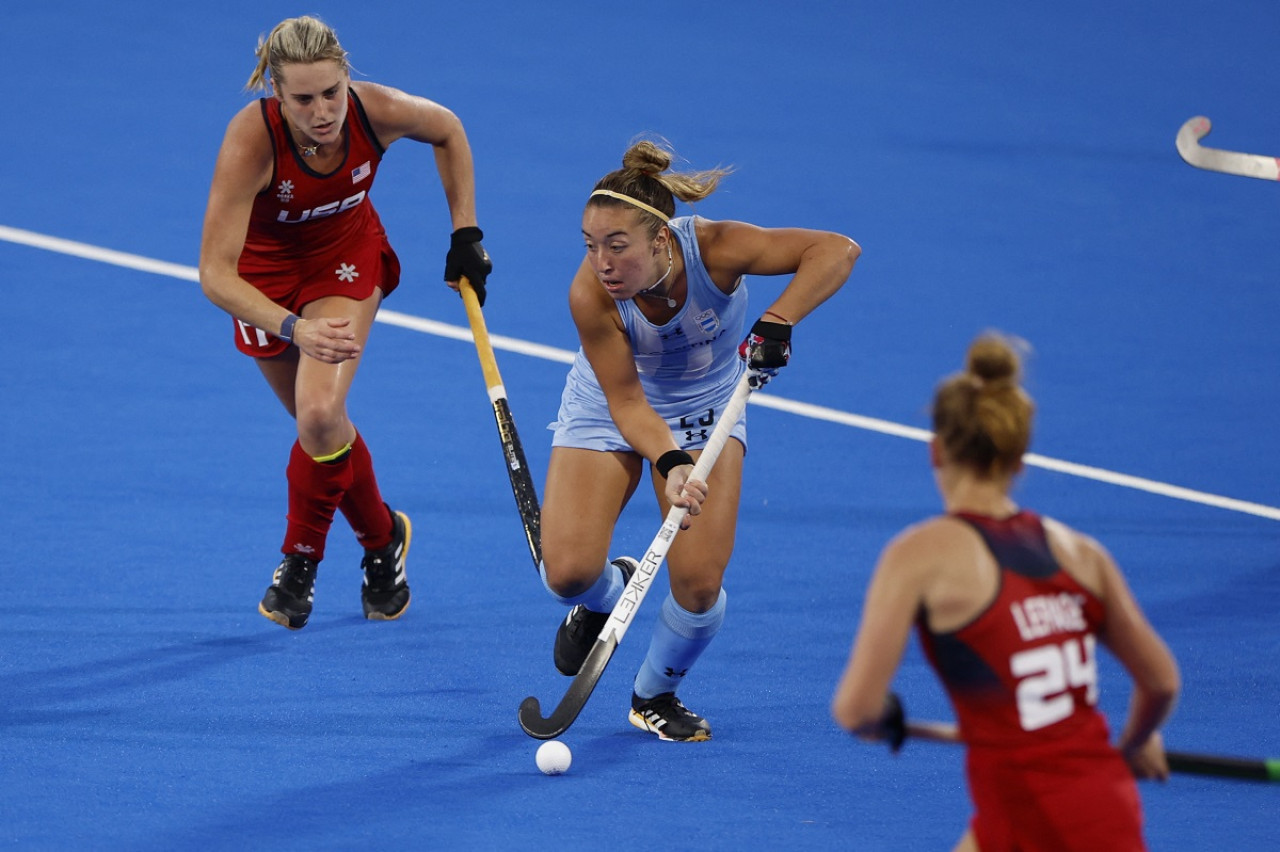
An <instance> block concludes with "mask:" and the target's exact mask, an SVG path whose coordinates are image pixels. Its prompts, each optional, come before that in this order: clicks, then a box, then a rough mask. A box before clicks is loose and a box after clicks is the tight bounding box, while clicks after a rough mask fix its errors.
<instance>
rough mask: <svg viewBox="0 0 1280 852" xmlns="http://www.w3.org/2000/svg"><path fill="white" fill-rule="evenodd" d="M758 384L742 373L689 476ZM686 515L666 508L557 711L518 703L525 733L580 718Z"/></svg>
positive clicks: (553, 733)
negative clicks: (545, 715) (548, 713)
mask: <svg viewBox="0 0 1280 852" xmlns="http://www.w3.org/2000/svg"><path fill="white" fill-rule="evenodd" d="M754 382H755V379H754V377H753V371H751V370H748V371H747V372H745V373H743V375H742V378H741V379H740V380H739V381H738V386H737V387H736V388H734V391H733V396H732V397H731V398H730V399H729V404H728V405H726V406H725V408H724V411H722V412H721V413H720V417H719V422H718V423H716V427H715V429H714V430H712V432H711V437H710V438H708V439H707V445H706V446H705V447H703V449H702V455H700V456H698V463H697V464H695V465H694V466H693V473H691V474H689V478H690V479H697V480H701V481H702V482H706V481H707V475H708V474H710V473H711V466H712V465H714V464H715V463H716V459H717V458H718V457H719V456H720V451H721V450H722V449H724V445H725V442H726V441H728V440H729V433H731V432H732V431H733V427H734V425H735V424H736V423H737V422H738V418H740V417H741V416H742V410H743V409H744V408H745V407H746V405H747V397H748V396H750V395H751V391H752V385H753V383H754ZM688 513H689V510H688V509H687V508H685V507H683V506H672V507H671V509H670V511H668V512H667V517H666V520H664V521H663V522H662V527H661V528H660V529H659V530H658V534H657V535H656V536H654V539H653V543H652V544H650V545H649V550H648V551H647V552H646V553H645V555H644V558H643V559H641V560H640V567H639V568H637V569H636V572H635V573H634V574H633V575H631V580H630V581H629V582H628V583H627V587H626V589H624V590H623V592H622V597H621V598H619V599H618V602H617V603H616V604H614V606H613V611H612V612H611V613H610V614H609V620H608V621H606V622H605V625H604V628H603V629H601V631H600V636H599V637H598V638H597V639H596V642H595V644H594V645H593V646H592V647H591V652H590V653H588V654H587V659H586V660H585V661H583V663H582V668H581V669H580V670H579V671H578V674H577V675H575V676H574V678H573V683H571V684H569V689H568V691H566V692H565V695H564V698H562V699H560V703H559V704H557V705H556V709H555V710H553V711H551V715H550V716H548V717H546V718H543V716H542V706H541V705H540V704H539V703H538V699H537V698H535V697H534V696H532V695H531V696H529V697H528V698H526V699H525V700H524V701H522V702H521V703H520V713H519V716H520V727H521V728H524V732H525V733H526V734H528V735H529V736H531V737H533V738H534V739H539V740H551V739H555V738H556V737H558V736H560V735H561V734H563V733H564V732H565V731H567V730H568V729H569V726H570V725H572V724H573V721H574V720H575V719H577V718H578V714H579V713H581V712H582V708H583V707H585V706H586V704H587V699H588V698H590V697H591V693H592V692H594V691H595V688H596V684H597V683H599V682H600V676H601V675H602V674H604V670H605V667H606V666H608V665H609V660H610V659H612V657H613V652H614V651H615V650H617V648H618V644H619V643H620V642H622V637H623V636H624V635H625V634H626V632H627V628H629V627H630V626H631V622H632V618H633V617H634V616H635V614H636V611H637V610H638V609H639V608H640V603H641V601H643V600H644V597H645V595H647V594H648V593H649V589H650V588H651V587H652V586H653V580H654V578H655V577H656V576H657V574H658V569H659V568H660V567H662V562H663V560H665V559H666V558H667V551H668V550H670V549H671V543H672V542H673V541H675V537H676V533H678V532H680V524H681V522H682V521H684V516H685V515H687V514H688Z"/></svg>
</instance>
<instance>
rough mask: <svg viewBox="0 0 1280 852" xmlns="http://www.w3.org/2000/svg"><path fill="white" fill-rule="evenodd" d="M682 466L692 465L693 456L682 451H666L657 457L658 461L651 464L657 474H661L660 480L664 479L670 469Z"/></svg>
mask: <svg viewBox="0 0 1280 852" xmlns="http://www.w3.org/2000/svg"><path fill="white" fill-rule="evenodd" d="M682 464H693V456H691V455H689V454H688V453H686V452H685V451H684V450H667V451H666V452H665V453H663V454H662V455H660V456H658V460H657V461H656V462H654V463H653V466H654V467H656V468H657V469H658V473H660V474H662V478H663V479H666V478H667V476H668V475H669V474H670V473H671V469H672V468H674V467H679V466H680V465H682Z"/></svg>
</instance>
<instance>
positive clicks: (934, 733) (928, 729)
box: [907, 721, 1280, 782]
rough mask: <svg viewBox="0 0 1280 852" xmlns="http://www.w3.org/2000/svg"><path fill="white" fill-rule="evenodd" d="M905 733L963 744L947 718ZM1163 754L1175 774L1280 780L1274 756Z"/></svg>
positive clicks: (919, 723)
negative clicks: (1255, 757)
mask: <svg viewBox="0 0 1280 852" xmlns="http://www.w3.org/2000/svg"><path fill="white" fill-rule="evenodd" d="M907 736H908V737H914V738H916V739H921V740H930V741H931V742H937V743H951V744H953V745H963V744H964V740H962V739H961V738H960V729H959V728H957V727H956V726H955V725H953V724H950V723H949V722H923V721H911V722H907ZM1164 756H1165V759H1166V760H1168V761H1169V770H1170V771H1171V772H1177V773H1178V774H1179V775H1209V776H1212V777H1214V778H1230V779H1233V780H1236V781H1263V782H1276V781H1280V760H1277V759H1275V758H1263V759H1261V760H1258V759H1254V758H1244V757H1227V756H1224V755H1219V754H1194V753H1191V752H1185V751H1166V752H1165V753H1164Z"/></svg>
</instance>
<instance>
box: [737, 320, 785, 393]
mask: <svg viewBox="0 0 1280 852" xmlns="http://www.w3.org/2000/svg"><path fill="white" fill-rule="evenodd" d="M738 357H739V358H741V359H742V360H744V361H746V362H747V366H748V367H750V368H751V369H752V370H754V371H755V375H754V376H753V378H752V380H751V386H752V388H753V389H757V390H758V389H759V388H762V387H764V386H765V385H766V384H768V383H769V380H770V379H772V378H773V377H774V376H776V375H778V370H779V369H781V368H783V367H785V366H787V362H788V361H789V360H791V326H789V325H787V324H786V323H782V322H769V321H768V320H763V319H761V320H756V324H755V325H753V326H751V332H750V333H749V334H748V335H747V336H746V338H745V339H744V340H743V341H742V343H741V344H739V346H738Z"/></svg>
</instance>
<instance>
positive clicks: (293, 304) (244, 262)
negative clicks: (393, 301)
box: [233, 232, 400, 358]
mask: <svg viewBox="0 0 1280 852" xmlns="http://www.w3.org/2000/svg"><path fill="white" fill-rule="evenodd" d="M240 277H241V278H243V279H244V280H246V281H248V282H249V283H250V284H252V285H253V286H255V287H257V288H258V289H259V290H261V291H262V293H263V295H265V296H266V297H267V298H268V299H270V300H271V301H273V302H275V303H276V304H277V305H280V306H281V307H282V308H287V309H289V310H290V311H292V312H293V313H295V314H301V313H302V309H303V308H304V307H305V306H306V305H307V304H309V303H311V302H314V301H315V300H316V299H323V298H325V297H327V296H345V297H347V298H348V299H354V300H356V301H357V302H363V301H364V300H365V299H367V298H369V297H370V296H372V295H373V291H374V288H375V287H376V288H378V289H380V290H381V291H382V295H383V297H384V298H385V297H387V296H389V295H391V292H392V291H393V290H395V289H396V287H397V286H399V284H400V259H399V258H398V257H396V253H395V251H394V250H393V249H392V248H391V243H389V242H388V241H387V237H386V234H385V233H382V232H379V233H377V234H376V235H374V237H373V238H370V239H363V240H360V241H358V242H355V241H353V242H352V243H351V244H350V245H347V246H340V247H338V248H335V249H334V250H332V251H329V252H325V253H324V254H318V255H315V256H313V257H307V258H302V259H295V260H288V261H280V260H276V259H267V258H258V257H253V256H245V255H242V256H241V257H240ZM233 319H234V318H233ZM235 334H236V348H237V349H239V350H240V351H241V352H243V353H244V354H246V355H252V356H254V357H255V358H270V357H271V356H273V355H279V354H280V353H281V352H283V351H285V350H286V349H288V348H289V346H290V345H291V344H289V343H288V342H287V341H284V340H281V339H280V338H278V337H276V336H275V335H274V334H271V333H270V332H266V331H263V330H262V329H260V328H255V327H254V326H251V325H249V324H248V323H246V322H243V321H241V320H239V319H236V320H235Z"/></svg>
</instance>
